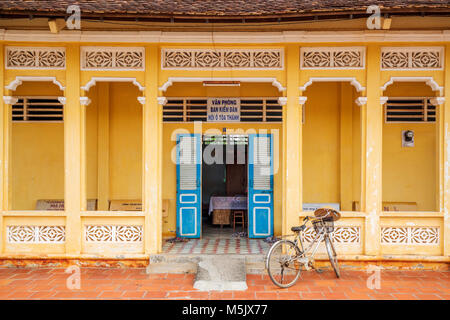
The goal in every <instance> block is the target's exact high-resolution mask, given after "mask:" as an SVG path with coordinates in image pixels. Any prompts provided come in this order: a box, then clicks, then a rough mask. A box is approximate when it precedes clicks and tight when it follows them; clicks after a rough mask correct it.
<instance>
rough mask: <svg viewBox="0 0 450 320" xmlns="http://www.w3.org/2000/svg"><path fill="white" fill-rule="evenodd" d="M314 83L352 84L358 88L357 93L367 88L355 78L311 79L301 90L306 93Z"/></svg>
mask: <svg viewBox="0 0 450 320" xmlns="http://www.w3.org/2000/svg"><path fill="white" fill-rule="evenodd" d="M313 82H350V84H351V85H352V86H354V87H355V88H356V91H358V92H361V91H364V90H366V88H365V87H363V86H362V85H361V83H359V81H358V80H356V78H354V77H311V78H309V80H308V82H306V83H305V84H304V85H303V86H301V87H300V88H299V89H300V90H301V91H305V90H306V88H307V87H309V86H310V85H312V84H313Z"/></svg>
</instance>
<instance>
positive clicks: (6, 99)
mask: <svg viewBox="0 0 450 320" xmlns="http://www.w3.org/2000/svg"><path fill="white" fill-rule="evenodd" d="M3 101H4V102H5V103H6V104H16V103H17V101H19V98H17V97H13V96H3Z"/></svg>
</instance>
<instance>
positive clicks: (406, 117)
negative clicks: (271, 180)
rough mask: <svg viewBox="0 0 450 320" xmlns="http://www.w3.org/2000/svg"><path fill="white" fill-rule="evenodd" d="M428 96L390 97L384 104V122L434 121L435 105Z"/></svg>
mask: <svg viewBox="0 0 450 320" xmlns="http://www.w3.org/2000/svg"><path fill="white" fill-rule="evenodd" d="M431 99H432V98H429V97H407V98H401V97H395V98H394V97H392V98H389V100H388V101H387V103H386V106H385V120H386V122H390V123H395V122H435V121H436V106H435V105H433V104H432V103H431Z"/></svg>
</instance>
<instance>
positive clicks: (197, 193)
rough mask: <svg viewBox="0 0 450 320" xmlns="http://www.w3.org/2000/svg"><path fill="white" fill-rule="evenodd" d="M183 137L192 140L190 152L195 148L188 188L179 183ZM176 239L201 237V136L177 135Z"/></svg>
mask: <svg viewBox="0 0 450 320" xmlns="http://www.w3.org/2000/svg"><path fill="white" fill-rule="evenodd" d="M183 137H188V138H193V139H194V140H193V143H192V144H191V146H192V147H191V148H192V149H191V150H190V151H191V152H192V151H193V149H194V147H195V151H196V156H195V163H192V165H193V166H191V169H192V170H191V171H189V177H190V178H191V180H192V181H191V184H190V187H189V188H182V186H181V181H180V174H181V165H182V163H181V162H180V161H181V160H180V152H181V143H180V142H181V140H182V139H183ZM176 153H177V230H176V232H177V237H180V238H200V236H201V218H202V215H201V153H202V152H201V135H200V134H178V135H177V149H176Z"/></svg>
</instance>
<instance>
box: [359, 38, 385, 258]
mask: <svg viewBox="0 0 450 320" xmlns="http://www.w3.org/2000/svg"><path fill="white" fill-rule="evenodd" d="M366 72H367V104H366V112H365V114H364V119H363V121H364V127H365V130H366V132H365V161H364V163H365V175H364V176H365V194H364V198H365V201H364V203H365V213H366V223H365V254H366V255H378V254H379V253H380V212H381V201H382V190H381V182H382V181H381V180H382V176H381V175H382V171H381V164H382V163H381V162H382V156H381V152H382V142H383V139H382V138H383V137H382V124H383V108H382V105H381V103H380V96H381V89H380V74H381V72H380V47H379V46H377V45H373V44H371V45H369V46H368V47H367V70H366ZM363 149H364V148H363Z"/></svg>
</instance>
